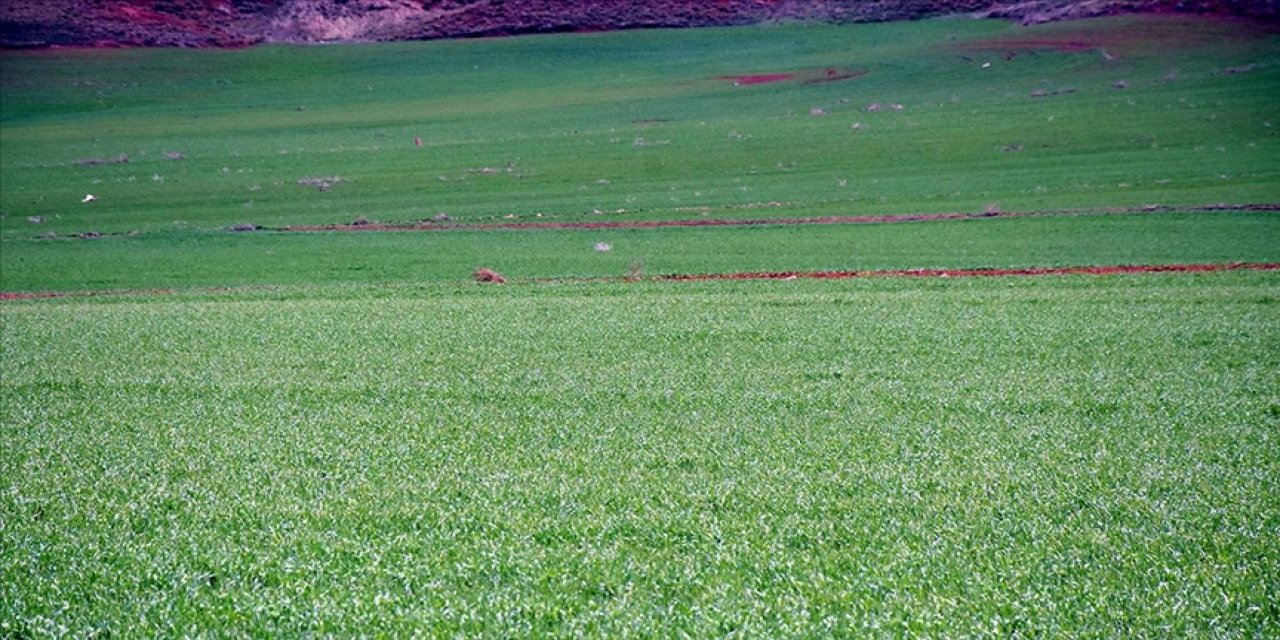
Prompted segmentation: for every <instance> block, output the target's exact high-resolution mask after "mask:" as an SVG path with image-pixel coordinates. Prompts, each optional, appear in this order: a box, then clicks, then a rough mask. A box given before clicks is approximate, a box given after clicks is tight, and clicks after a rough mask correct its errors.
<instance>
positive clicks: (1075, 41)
mask: <svg viewBox="0 0 1280 640" xmlns="http://www.w3.org/2000/svg"><path fill="white" fill-rule="evenodd" d="M1024 31H1025V33H1024V34H1021V35H1017V36H1012V37H1003V38H990V39H985V40H975V41H972V42H966V43H961V44H956V45H951V48H953V49H959V50H970V51H1002V52H1005V54H1006V57H1012V56H1013V55H1015V54H1017V53H1022V52H1029V51H1059V52H1063V53H1080V52H1083V51H1093V50H1099V49H1101V50H1105V51H1107V52H1109V53H1112V54H1120V55H1133V54H1138V53H1159V52H1161V51H1164V50H1167V49H1170V48H1178V49H1188V48H1193V47H1199V46H1206V45H1212V44H1215V43H1219V42H1222V41H1224V40H1229V41H1237V42H1239V41H1246V40H1251V39H1258V38H1264V37H1268V36H1269V35H1272V34H1274V33H1275V31H1276V28H1275V25H1274V24H1270V23H1268V22H1266V21H1256V20H1248V19H1232V18H1224V17H1214V16H1188V15H1178V14H1173V15H1165V14H1154V13H1151V14H1137V15H1132V16H1126V17H1124V18H1099V19H1086V20H1072V21H1067V22H1057V23H1052V24H1043V25H1037V26H1032V27H1026V28H1025V29H1024Z"/></svg>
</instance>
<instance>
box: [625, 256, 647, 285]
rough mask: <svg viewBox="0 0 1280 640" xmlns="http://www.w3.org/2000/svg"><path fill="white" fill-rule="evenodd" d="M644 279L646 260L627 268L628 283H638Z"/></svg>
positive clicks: (635, 262) (636, 262)
mask: <svg viewBox="0 0 1280 640" xmlns="http://www.w3.org/2000/svg"><path fill="white" fill-rule="evenodd" d="M642 278H644V260H636V261H634V262H632V263H631V266H630V267H627V282H637V281H639V280H641V279H642Z"/></svg>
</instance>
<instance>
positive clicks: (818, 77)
mask: <svg viewBox="0 0 1280 640" xmlns="http://www.w3.org/2000/svg"><path fill="white" fill-rule="evenodd" d="M865 75H867V70H866V69H837V68H832V67H827V68H825V69H809V70H805V71H796V72H794V73H754V74H747V75H730V76H714V77H713V78H712V79H713V80H729V81H731V82H733V86H735V87H749V86H751V85H756V84H769V83H771V82H786V81H788V80H800V81H801V82H803V83H804V84H819V83H822V82H839V81H841V80H851V79H853V78H860V77H862V76H865Z"/></svg>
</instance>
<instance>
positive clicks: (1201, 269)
mask: <svg viewBox="0 0 1280 640" xmlns="http://www.w3.org/2000/svg"><path fill="white" fill-rule="evenodd" d="M1276 270H1280V263H1278V262H1262V263H1257V262H1233V263H1229V264H1162V265H1113V266H1101V267H1028V268H1025V269H888V270H879V271H754V272H738V273H709V274H672V275H665V276H656V277H654V278H651V279H652V280H662V281H672V280H676V281H689V280H795V279H799V278H806V279H815V280H841V279H847V278H973V277H992V276H1065V275H1094V276H1107V275H1119V274H1135V273H1208V272H1212V271H1276Z"/></svg>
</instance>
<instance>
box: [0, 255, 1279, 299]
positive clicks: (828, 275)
mask: <svg viewBox="0 0 1280 640" xmlns="http://www.w3.org/2000/svg"><path fill="white" fill-rule="evenodd" d="M1214 271H1280V262H1232V263H1227V264H1161V265H1113V266H1093V267H1027V268H1022V269H885V270H878V271H740V272H737V273H702V274H683V273H673V274H668V275H660V276H647V277H642V278H634V279H623V281H626V282H695V281H703V280H798V279H802V278H803V279H810V280H844V279H849V278H973V277H996V276H1004V277H1016V276H1024V277H1025V276H1064V275H1095V276H1107V275H1123V274H1146V273H1209V272H1214ZM618 280H619V279H618V278H570V279H561V278H539V279H534V280H532V282H566V281H571V282H617V281H618ZM526 282H529V281H526ZM256 288H258V287H241V288H234V289H232V288H226V287H218V288H213V289H191V290H189V291H188V292H189V293H229V292H232V291H252V290H254V289H256ZM176 293H179V292H178V291H177V290H174V289H125V290H114V291H61V292H58V291H35V292H30V291H12V292H9V291H0V301H4V300H38V299H48V298H88V297H97V296H136V295H152V296H156V295H173V294H176Z"/></svg>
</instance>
